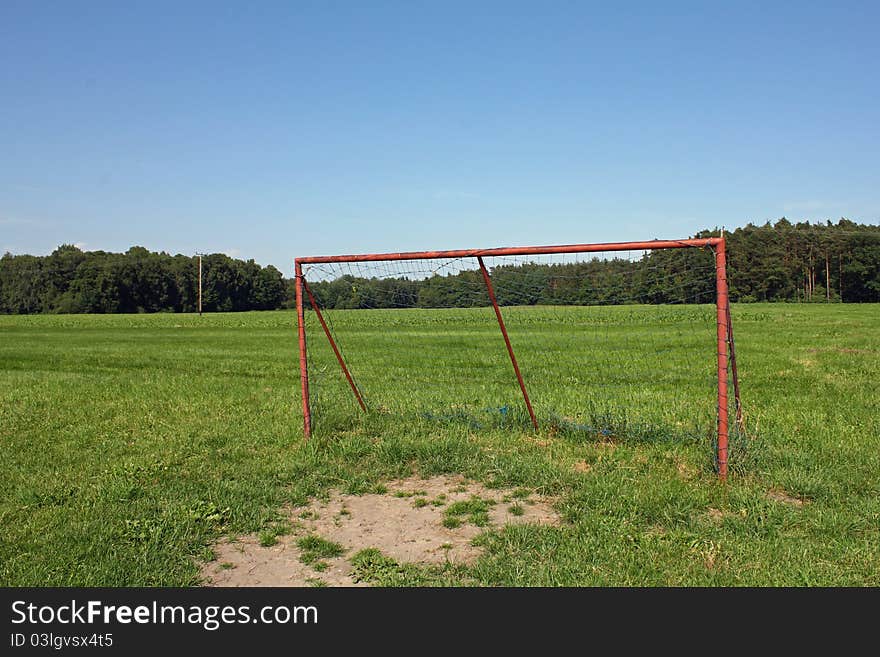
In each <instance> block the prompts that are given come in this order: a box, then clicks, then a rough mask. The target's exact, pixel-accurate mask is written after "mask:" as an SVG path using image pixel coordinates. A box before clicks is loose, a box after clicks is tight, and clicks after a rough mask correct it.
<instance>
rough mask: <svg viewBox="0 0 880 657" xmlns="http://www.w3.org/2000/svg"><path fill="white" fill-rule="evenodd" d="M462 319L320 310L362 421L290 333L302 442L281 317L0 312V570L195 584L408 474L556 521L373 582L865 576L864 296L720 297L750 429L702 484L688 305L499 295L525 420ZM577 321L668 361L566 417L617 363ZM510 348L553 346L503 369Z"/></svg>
mask: <svg viewBox="0 0 880 657" xmlns="http://www.w3.org/2000/svg"><path fill="white" fill-rule="evenodd" d="M482 310H483V311H484V310H485V309H482ZM377 312H380V313H385V315H381V316H377V314H376V313H377ZM478 312H481V311H480V310H477V311H470V314H468V311H443V310H439V311H365V312H360V311H355V312H349V313H346V314H341V315H339V314H337V316H336V317H335V319H334V322H335V324H334V326H335V328H336V329H337V331H338V332H340V334H341V333H344V332H345V331H346V330H348V331H349V335H350V336H351V337H350V338H349V339H348V341H347V342H346V343H344V345H343V347H344V349H345V350H346V354H347V355H348V356H349V358H350V359H351V360H352V367H353V369H355V374H356V376H358V378H359V380H360V382H361V384H362V385H363V386H364V389H365V390H367V391H368V392H370V394H372V395H373V396H372V397H371V401H372V402H373V404H374V408H376V407H378V408H379V409H380V411H381V412H373V413H370V414H368V415H359V414H358V413H356V412H355V410H354V407H353V404H352V401H351V399H350V396H348V393H347V392H346V391H345V388H344V387H342V385H344V383H343V382H341V379H339V375H338V373H337V372H336V371H335V370H334V369H333V367H334V363H333V362H332V361H331V360H330V357H331V356H330V355H329V352H328V351H327V348H326V346H325V345H323V341H322V340H320V339H319V338H321V336H320V334H319V333H317V332H316V330H315V329H316V327H315V326H311V327H310V335H311V344H312V345H313V353H314V357H315V363H313V373H314V375H315V380H316V382H317V383H318V384H320V387H319V388H318V389H316V394H317V399H316V411H318V412H319V415H318V418H317V422H318V424H317V427H316V429H317V430H316V436H315V438H314V439H313V440H312V441H310V442H309V443H307V444H304V443H303V439H302V419H301V415H300V410H299V390H298V384H299V381H298V371H297V365H296V340H295V333H294V328H293V325H294V316H293V314H292V313H289V312H264V313H246V314H216V315H206V316H204V317H201V318H199V317H197V316H192V315H115V316H114V315H109V316H25V317H8V316H6V317H0V448H2V460H0V584H2V585H13V586H18V585H57V586H68V585H83V586H87V585H92V586H95V585H100V586H117V585H172V586H178V585H190V584H195V583H197V582H198V579H197V578H198V566H197V562H198V560H200V559H210V558H211V548H210V545H211V544H212V542H213V541H214V540H216V538H217V537H218V536H221V535H223V534H226V533H229V534H235V533H246V532H247V533H252V532H260V531H263V532H265V531H270V530H271V527H272V526H273V523H274V522H276V521H277V519H278V509H279V508H280V507H281V505H282V504H284V503H286V502H291V503H302V502H305V501H306V500H307V499H308V498H309V497H311V496H316V495H321V494H322V493H325V492H326V491H327V490H329V489H331V488H337V489H341V490H345V491H348V492H354V493H360V492H367V491H373V490H376V489H377V487H378V486H380V485H381V483H382V482H383V481H385V480H387V479H389V478H392V477H398V476H404V475H408V474H410V473H412V472H414V471H415V472H418V473H420V474H424V475H431V474H439V473H461V474H464V475H467V476H469V477H472V478H474V479H477V480H480V481H482V482H484V483H486V484H488V485H490V486H502V485H504V486H514V487H525V488H528V489H530V490H533V491H536V492H541V493H544V494H548V495H553V496H556V497H558V500H559V501H558V507H559V510H560V512H561V513H562V516H563V519H564V522H563V523H562V525H561V526H558V527H547V526H545V527H531V526H525V525H523V526H516V527H508V528H506V529H503V530H500V531H492V532H490V533H488V534H486V535H485V536H483V537H482V538H481V539H480V540H481V541H482V543H483V544H484V545H485V547H486V552H485V555H484V556H483V557H482V558H481V559H480V560H479V561H478V562H477V563H476V564H475V565H473V566H470V567H464V566H458V567H436V566H435V567H407V568H405V569H395V568H384V569H381V572H380V574H379V575H377V576H376V578H374V581H375V582H376V583H379V584H383V583H394V584H413V585H419V584H457V583H466V584H484V585H855V586H864V585H871V586H878V585H880V449H878V447H880V421H878V413H877V408H878V407H880V393H878V385H877V378H878V374H880V323H878V321H877V320H878V317H880V312H878V308H877V306H868V305H865V306H839V305H831V306H823V305H811V306H807V305H782V304H780V305H760V304H754V305H745V306H739V307H735V308H734V309H733V318H734V323H735V328H736V338H737V350H738V356H739V361H740V368H741V377H742V384H743V395H744V402H745V407H746V410H747V413H748V418H749V423H750V427H751V429H752V432H753V434H754V436H753V438H752V440H751V441H750V442H749V444H748V446H747V448H746V449H745V450H743V449H742V448H741V446H740V450H739V451H738V452H737V453H736V454H735V455H734V458H735V459H736V458H737V457H739V462H738V463H734V472H733V474H732V476H731V478H730V481H729V482H728V484H727V485H720V484H719V483H718V482H717V480H716V477H715V474H714V472H713V469H712V462H711V458H710V456H711V444H710V438H709V437H708V436H707V435H706V434H705V423H706V421H707V419H708V420H709V421H710V422H711V417H712V416H711V414H712V412H713V410H712V409H711V407H710V408H708V409H706V408H705V405H703V403H702V399H703V398H704V396H705V394H706V391H707V390H708V391H709V394H710V395H711V388H710V387H709V388H707V387H706V386H707V384H708V385H709V386H711V366H712V363H711V358H712V349H713V348H712V345H711V339H710V342H709V351H708V352H707V356H708V358H709V360H708V361H707V362H706V363H704V362H703V361H701V360H699V359H697V360H695V359H694V357H693V353H694V349H693V348H694V346H695V345H696V344H697V342H694V340H696V339H697V338H695V337H694V336H692V335H691V334H690V333H689V332H688V331H687V330H686V328H685V327H687V326H691V325H701V324H705V322H706V321H707V315H706V313H705V311H704V309H700V308H681V309H678V310H676V309H674V308H668V307H667V308H632V307H628V308H619V309H606V310H603V311H602V313H596V312H593V313H592V314H590V313H589V312H587V311H585V310H583V309H556V310H554V311H553V313H554V316H555V317H556V318H557V319H559V321H560V328H558V330H557V329H553V328H552V327H551V325H550V323H549V322H548V321H547V320H548V317H549V311H546V312H545V311H543V310H541V309H506V310H505V313H506V316H508V317H509V318H510V319H509V321H510V324H511V334H512V336H513V337H514V342H515V343H516V344H515V346H517V347H518V351H519V352H520V353H521V358H522V360H523V361H524V363H523V365H524V370H525V371H526V372H527V373H528V374H529V375H530V377H531V378H530V379H529V383H530V388H531V390H532V392H533V397H534V398H535V403H536V408H537V409H538V413H539V419H541V420H542V426H543V428H542V431H541V432H539V433H538V434H537V435H535V434H534V433H533V432H531V431H529V429H528V425H527V424H526V423H525V422H523V417H522V414H521V413H517V412H515V410H514V411H512V412H511V413H509V414H506V413H503V412H499V413H497V414H496V413H494V412H493V411H492V410H491V409H496V408H505V409H506V408H511V409H516V408H519V404H520V403H521V402H520V400H519V398H518V394H519V393H518V390H517V389H516V387H515V384H514V383H513V380H512V378H511V373H510V365H509V363H508V362H507V361H506V360H505V358H506V356H505V353H504V351H503V345H502V344H501V342H500V338H499V336H498V331H497V325H495V324H494V318H493V317H492V316H491V314H488V315H487V314H486V313H485V312H484V313H483V314H482V315H476V314H475V313H478ZM456 313H458V315H456ZM614 313H617V315H615V314H614ZM311 319H312V320H313V318H311ZM380 320H381V321H380ZM462 320H464V321H462ZM386 321H387V322H388V324H386V323H385V322H386ZM591 327H593V328H597V327H601V332H600V331H599V330H598V328H597V330H591ZM621 327H622V328H621ZM453 329H454V330H453ZM600 334H601V335H602V336H603V340H605V342H604V343H603V345H604V346H599V348H598V349H594V350H592V351H591V352H590V353H592V354H593V356H592V358H595V354H597V353H600V354H601V353H605V354H607V355H608V358H609V359H611V358H612V354H614V352H615V349H614V345H616V344H623V343H635V342H638V341H640V340H650V341H651V342H650V343H651V344H653V345H656V344H663V345H666V346H665V348H664V353H663V354H661V355H660V356H658V358H661V359H662V362H664V363H668V367H666V368H656V367H652V368H650V370H649V371H652V372H654V374H653V377H652V379H651V380H650V385H647V384H646V385H644V386H643V387H642V389H637V390H635V391H634V392H632V393H627V394H628V395H630V396H629V397H627V398H626V399H622V398H621V399H619V400H618V401H619V402H620V403H618V404H616V405H615V408H616V409H618V410H617V411H615V412H609V409H608V408H606V407H601V406H600V407H597V408H593V409H592V410H590V411H589V412H588V413H586V415H584V412H583V409H582V408H580V407H579V404H580V403H581V401H582V400H580V399H579V396H578V394H577V393H576V390H577V386H578V385H579V384H580V383H581V377H586V378H587V379H588V378H589V377H590V376H593V375H592V374H590V372H596V371H601V372H604V375H603V377H602V380H603V381H604V382H605V383H607V384H609V386H611V387H612V388H613V389H615V390H623V389H624V385H623V384H627V383H631V382H633V381H635V380H636V379H635V378H634V377H635V376H636V375H635V373H633V372H629V371H628V370H626V368H625V367H624V368H622V369H621V366H620V363H621V362H625V361H622V360H621V358H620V357H619V355H618V356H614V358H615V359H616V360H608V362H606V363H604V364H602V366H601V367H599V368H597V367H596V366H595V365H596V362H595V360H594V361H592V362H591V361H590V360H589V358H588V356H587V355H586V354H587V352H586V351H579V349H580V347H579V345H588V344H589V341H590V339H592V338H591V337H590V336H592V335H600ZM517 336H519V340H520V342H519V343H517V339H518V338H517ZM527 336H528V337H527ZM417 339H418V344H419V345H420V347H419V348H418V349H412V348H410V347H408V346H407V345H409V344H410V343H409V342H408V341H412V340H417ZM699 339H700V340H702V339H703V337H700V338H699ZM529 340H533V341H534V342H533V344H540V345H542V348H543V349H545V350H548V352H553V353H556V354H557V355H559V354H563V355H564V354H569V356H566V357H565V358H557V359H556V360H554V361H553V362H550V361H549V360H547V361H544V360H541V359H535V358H534V357H532V360H531V362H528V361H529V358H530V356H529V353H530V348H529V342H528V341H529ZM413 344H415V343H413ZM700 344H701V343H700ZM464 346H466V350H465V351H461V350H458V351H457V350H456V348H459V347H461V348H464ZM594 346H596V345H594ZM467 349H469V350H470V351H469V352H468V351H467ZM655 351H656V349H655ZM455 353H468V354H469V355H468V356H467V357H465V356H458V360H457V361H456V360H455V359H454V357H453V356H451V354H455ZM394 354H405V358H403V359H402V360H400V359H395V358H394V357H393V356H394ZM449 358H453V361H452V363H451V364H452V367H451V368H445V367H441V366H440V365H441V364H445V363H446V362H447V361H448V359H449ZM444 359H445V360H444ZM559 363H563V364H565V363H567V365H563V366H560V365H559ZM560 367H562V369H561V370H560V369H559V368H560ZM542 368H543V369H542ZM411 371H421V372H423V373H422V374H420V375H419V376H420V377H421V379H419V380H418V381H419V382H418V384H417V385H413V384H411V383H410V384H408V383H407V382H406V380H405V379H404V376H403V375H404V373H406V372H411ZM446 377H449V378H446ZM593 382H594V383H595V382H596V381H595V380H594V381H593ZM429 383H430V385H429ZM340 384H342V385H340ZM458 384H462V385H464V391H463V392H460V391H458V390H457V388H456V385H458ZM617 384H620V385H619V386H618V385H617ZM334 386H335V387H334ZM673 393H674V394H673ZM615 394H617V393H615ZM667 397H668V398H669V399H675V400H680V403H681V405H680V406H676V405H675V404H673V405H672V406H671V407H670V406H669V405H668V404H665V403H664V401H663V400H664V399H667ZM708 399H709V403H712V400H711V397H709V398H708ZM480 400H487V401H486V402H485V404H484V405H481V404H482V401H480ZM624 401H626V403H632V404H633V406H632V408H633V409H638V411H635V410H634V411H633V418H632V420H633V421H631V422H628V418H627V416H626V413H620V411H619V409H621V408H624V407H626V405H625V404H624V403H623V402H624ZM478 402H479V403H478ZM676 403H678V402H676ZM468 408H470V409H471V410H466V409H468ZM551 408H552V409H553V410H554V413H557V414H558V416H554V417H555V419H554V417H551V416H550V414H549V410H548V409H551ZM486 409H489V410H486ZM700 409H703V410H700ZM707 413H708V415H707ZM652 415H653V416H654V417H653V418H651V416H652ZM559 418H563V419H565V418H573V420H572V423H573V426H575V429H574V430H571V428H570V427H567V425H565V423H564V422H562V423H560V421H559ZM648 419H652V421H653V424H651V423H649V422H647V420H648ZM601 421H608V422H610V423H612V424H613V423H617V424H616V426H614V427H613V430H614V432H615V434H617V435H614V436H612V438H613V440H609V439H606V438H607V437H606V436H603V434H602V433H601V432H597V431H593V429H595V428H596V427H597V422H601ZM554 422H556V424H555V425H554V424H553V423H554ZM585 426H586V427H587V428H584V427H585ZM381 573H386V575H382V574H381ZM383 578H384V579H383Z"/></svg>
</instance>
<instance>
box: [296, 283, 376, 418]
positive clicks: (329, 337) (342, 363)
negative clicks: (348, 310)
mask: <svg viewBox="0 0 880 657" xmlns="http://www.w3.org/2000/svg"><path fill="white" fill-rule="evenodd" d="M303 288H304V289H305V291H306V295H308V297H309V303H310V304H312V310H314V311H315V315H316V316H317V317H318V321H319V322H320V323H321V328H322V329H324V335H326V336H327V340H329V341H330V346H331V347H332V348H333V353H334V354H336V360H338V361H339V366H340V367H341V368H342V373H343V374H345V378H346V379H348V385H350V386H351V391H352V392H353V393H354V396H355V397H357V401H358V404H360V405H361V410H363V411H364V412H366V411H367V405H366V404H364V400H363V398H362V397H361V393H360V391H359V390H358V389H357V386H356V385H355V384H354V379H352V378H351V374H350V373H349V371H348V368H347V367H346V366H345V361H344V360H343V359H342V354H341V353H339V349H338V348H337V347H336V342H335V341H334V340H333V336H332V335H331V334H330V329H329V328H327V323H326V322H325V321H324V315H322V314H321V310H320V308H318V302H317V301H315V297H314V296H313V295H312V290H311V288H309V284H308V283H307V282H306V279H305V278H303Z"/></svg>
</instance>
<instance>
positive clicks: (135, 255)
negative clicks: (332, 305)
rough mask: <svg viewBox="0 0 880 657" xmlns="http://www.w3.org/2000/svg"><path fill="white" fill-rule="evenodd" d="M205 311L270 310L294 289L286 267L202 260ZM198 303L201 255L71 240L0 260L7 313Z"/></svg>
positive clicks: (218, 256)
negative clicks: (101, 247) (96, 247)
mask: <svg viewBox="0 0 880 657" xmlns="http://www.w3.org/2000/svg"><path fill="white" fill-rule="evenodd" d="M202 272H203V276H202V308H203V310H205V311H208V312H212V311H236V310H271V309H274V308H279V307H281V306H282V305H284V303H285V300H286V299H287V298H288V289H287V285H286V283H285V281H284V278H283V276H282V274H281V272H280V271H278V270H277V269H276V268H275V267H273V266H272V265H269V266H267V267H261V266H260V265H258V264H256V263H255V262H254V261H253V260H248V261H243V260H237V259H234V258H230V257H229V256H226V255H224V254H222V253H213V254H211V255H206V256H204V257H203V258H202ZM197 309H198V259H197V258H195V257H191V256H184V255H174V256H172V255H169V254H168V253H164V252H163V253H156V252H152V251H149V250H147V249H145V248H143V247H141V246H133V247H131V248H130V249H129V250H128V251H126V252H125V253H108V252H106V251H82V250H81V249H79V248H77V247H76V246H73V245H70V244H64V245H62V246H59V247H58V248H57V249H55V250H54V251H53V252H52V253H51V254H50V255H48V256H32V255H12V254H10V253H7V254H5V255H4V256H3V257H2V258H0V313H4V314H28V313H143V312H146V313H153V312H195V311H196V310H197Z"/></svg>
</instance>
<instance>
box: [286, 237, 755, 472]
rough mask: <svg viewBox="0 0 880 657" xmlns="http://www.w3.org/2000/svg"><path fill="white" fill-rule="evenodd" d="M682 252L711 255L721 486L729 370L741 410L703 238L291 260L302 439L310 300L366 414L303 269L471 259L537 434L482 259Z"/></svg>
mask: <svg viewBox="0 0 880 657" xmlns="http://www.w3.org/2000/svg"><path fill="white" fill-rule="evenodd" d="M682 248H709V249H712V250H713V251H714V253H715V307H716V316H717V320H716V325H717V345H718V348H717V361H718V397H717V413H718V419H717V430H718V434H717V450H718V451H717V463H718V476H719V477H720V478H721V479H722V480H725V479H726V478H727V451H728V437H729V428H728V412H729V411H728V392H727V391H728V385H729V379H730V377H729V375H728V369H729V368H731V367H732V374H733V376H732V378H733V388H734V399H735V410H736V422H737V425H738V426H741V425H742V408H741V404H740V395H739V380H738V377H737V370H736V352H735V350H734V347H733V326H732V323H731V319H730V299H729V296H728V293H727V264H726V260H727V258H726V247H725V241H724V238H723V237H707V238H701V239H684V240H652V241H649V242H607V243H603V244H567V245H557V246H521V247H504V248H493V249H460V250H453V251H412V252H409V253H365V254H360V255H338V256H312V257H306V258H296V259H295V260H294V271H295V276H296V281H295V289H296V319H297V332H298V336H299V368H300V388H301V392H302V409H303V431H304V435H305V438H306V439H308V438H309V437H310V436H311V435H312V413H311V408H310V405H309V371H308V365H307V358H308V352H307V347H306V325H305V311H304V300H305V298H308V299H309V302H310V305H311V307H312V308H313V310H314V311H315V314H316V316H317V318H318V321H319V323H320V324H321V328H322V329H323V331H324V334H325V335H326V336H327V340H328V341H329V342H330V346H331V347H332V349H333V353H334V354H335V355H336V359H337V360H338V361H339V365H340V367H341V368H342V372H343V374H344V375H345V378H346V380H347V381H348V384H349V386H350V387H351V390H352V392H353V393H354V396H355V398H356V399H357V402H358V404H359V405H360V407H361V409H362V410H364V411H366V410H367V406H366V404H365V403H364V400H363V398H362V396H361V393H360V391H359V390H358V388H357V386H356V385H355V383H354V380H353V379H352V377H351V373H350V372H349V370H348V367H347V366H346V364H345V360H344V359H343V357H342V355H341V353H340V352H339V349H338V348H337V346H336V342H335V341H334V340H333V336H332V335H331V333H330V330H329V329H328V328H327V324H326V322H325V321H324V317H323V315H322V314H321V310H320V308H319V307H318V304H317V303H316V302H315V298H314V296H313V295H312V292H311V290H310V289H309V285H308V283H307V282H306V279H305V276H303V270H302V266H303V265H308V264H326V263H339V262H380V261H393V260H434V259H439V258H475V259H476V260H477V262H478V264H479V267H480V271H481V273H482V275H483V281H484V282H485V284H486V289H487V291H488V293H489V299H490V301H491V302H492V306H493V308H494V310H495V316H496V318H497V319H498V325H499V328H500V329H501V334H502V335H503V337H504V342H505V345H506V346H507V352H508V355H509V356H510V361H511V364H512V365H513V370H514V373H515V374H516V379H517V382H518V383H519V387H520V390H521V391H522V395H523V399H524V401H525V405H526V408H527V409H528V412H529V417H530V418H531V421H532V425H533V426H534V428H535V430H538V421H537V419H536V418H535V413H534V411H533V409H532V404H531V400H530V399H529V395H528V392H527V390H526V386H525V383H524V381H523V378H522V374H521V373H520V370H519V365H518V364H517V361H516V356H515V355H514V352H513V347H512V346H511V344H510V339H509V338H508V336H507V329H506V328H505V326H504V319H503V318H502V315H501V309H500V308H499V307H498V301H497V300H496V298H495V292H494V290H493V287H492V281H491V278H490V276H489V272H488V270H487V269H486V266H485V265H484V264H483V258H484V257H491V256H517V255H519V256H523V255H553V254H563V253H605V252H612V251H648V250H655V249H682Z"/></svg>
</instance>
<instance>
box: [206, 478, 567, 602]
mask: <svg viewBox="0 0 880 657" xmlns="http://www.w3.org/2000/svg"><path fill="white" fill-rule="evenodd" d="M386 487H387V492H386V493H384V494H367V495H344V494H341V493H338V492H333V493H332V494H331V495H330V497H329V499H328V500H326V501H317V500H316V501H313V502H312V503H310V504H309V505H307V506H304V507H297V508H292V509H288V510H286V515H287V516H288V518H289V520H290V523H291V526H292V528H293V529H292V531H291V533H290V534H288V535H285V536H279V537H278V542H277V543H276V544H275V545H272V546H269V547H264V546H261V545H260V541H259V539H258V538H257V537H256V536H244V537H240V538H237V539H227V540H224V541H222V542H220V543H218V544H217V545H216V546H215V549H214V552H215V554H216V556H217V558H216V560H215V561H212V562H209V563H206V564H204V565H203V566H202V577H203V580H204V582H205V584H206V585H208V586H309V585H312V584H320V585H326V586H359V585H362V584H360V583H358V582H355V581H354V579H353V578H352V576H351V571H352V568H351V564H350V563H349V558H350V557H351V556H352V555H354V554H356V553H357V552H358V551H360V550H362V549H365V548H376V549H378V550H380V551H381V552H382V553H383V554H384V555H386V556H388V557H391V558H393V559H394V560H395V561H397V562H399V563H413V562H419V563H434V564H442V563H445V562H447V561H448V562H451V563H456V564H461V563H465V564H467V563H472V562H473V561H474V560H475V559H476V558H477V557H478V556H479V555H480V551H481V549H480V548H479V547H476V546H474V545H473V543H472V541H473V539H474V538H475V537H476V536H477V535H479V534H481V533H482V532H484V531H486V530H488V529H491V528H497V527H501V526H503V525H507V524H520V523H531V524H551V525H555V524H557V523H558V522H559V516H558V514H557V513H556V511H555V510H554V509H553V507H552V505H551V503H552V500H550V499H548V498H545V497H540V496H538V495H535V494H533V493H530V492H529V491H522V490H516V491H514V490H510V489H507V490H505V489H489V488H486V487H485V486H483V485H481V484H479V483H476V482H473V481H467V480H466V479H464V477H461V476H439V477H432V478H429V479H422V478H419V477H410V478H407V479H401V480H396V481H392V482H389V483H388V484H387V485H386ZM475 499H480V500H485V501H488V502H489V505H488V512H487V515H488V524H487V525H486V526H483V527H478V526H475V525H474V524H473V523H472V522H469V521H468V516H467V515H462V516H456V518H459V519H460V520H461V523H462V524H461V525H460V526H458V527H451V526H444V524H443V523H444V520H447V519H448V517H449V514H447V509H449V508H450V505H452V504H454V503H456V502H468V501H473V500H475ZM492 502H494V503H492ZM447 524H454V523H448V522H447ZM304 536H319V537H321V538H323V539H326V540H328V541H332V542H333V543H337V544H339V545H341V546H342V548H343V550H344V552H343V554H342V555H341V556H338V557H333V558H326V559H322V560H321V561H320V565H319V568H321V569H322V570H320V571H319V570H316V569H315V567H314V564H312V565H307V564H305V563H303V562H302V560H301V559H302V550H301V549H300V548H299V547H298V546H297V541H298V540H299V539H301V538H302V537H304Z"/></svg>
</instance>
